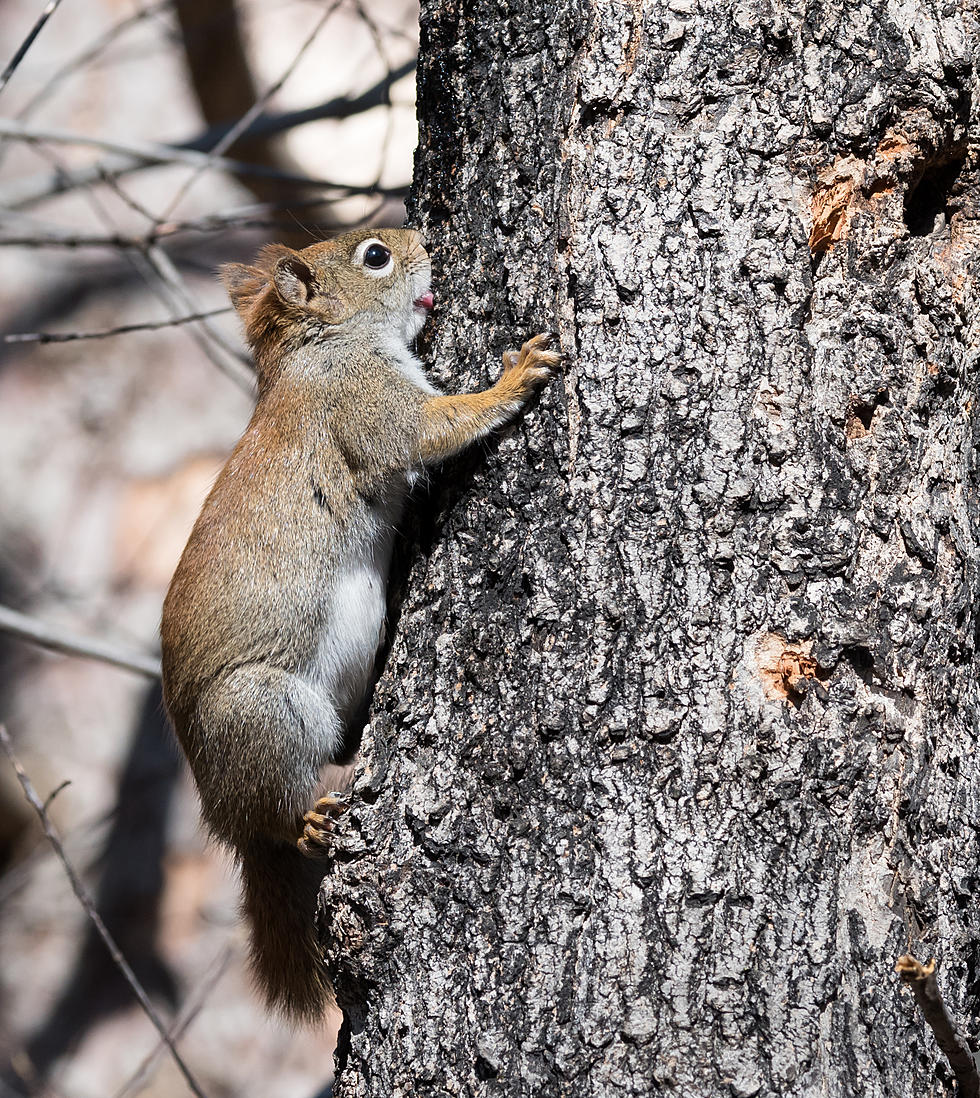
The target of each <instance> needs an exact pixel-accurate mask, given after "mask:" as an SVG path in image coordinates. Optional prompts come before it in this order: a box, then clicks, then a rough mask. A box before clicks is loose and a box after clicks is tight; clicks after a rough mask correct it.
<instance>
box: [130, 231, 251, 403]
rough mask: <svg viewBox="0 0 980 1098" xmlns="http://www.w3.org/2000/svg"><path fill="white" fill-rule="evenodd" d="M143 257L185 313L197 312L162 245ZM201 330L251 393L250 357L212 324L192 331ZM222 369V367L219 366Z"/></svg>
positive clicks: (151, 247) (231, 373)
mask: <svg viewBox="0 0 980 1098" xmlns="http://www.w3.org/2000/svg"><path fill="white" fill-rule="evenodd" d="M142 254H143V255H144V256H145V258H146V261H147V262H148V263H149V264H150V266H151V267H152V268H153V270H154V271H155V272H156V274H157V276H158V277H159V278H160V280H161V281H162V282H163V284H164V285H165V286H166V287H167V288H168V289H169V290H170V292H171V293H172V294H173V295H174V297H175V298H176V299H177V302H178V304H179V305H180V306H181V308H183V309H184V310H185V311H192V310H193V309H194V296H193V294H191V292H190V290H189V289H188V287H187V284H186V283H185V282H184V280H183V278H182V277H181V274H180V271H178V270H177V268H176V267H175V266H174V263H173V260H172V259H171V258H170V256H169V255H167V253H166V252H165V251H164V250H163V248H161V247H160V246H159V245H158V244H150V245H149V246H148V247H146V248H144V249H143V253H142ZM197 328H200V329H201V331H202V332H203V333H204V334H205V335H207V336H208V338H209V339H210V340H211V342H212V343H215V344H217V346H218V347H220V348H221V350H222V351H224V352H225V354H226V355H228V361H227V362H226V363H225V364H224V365H222V366H221V368H222V369H223V370H224V372H225V373H226V374H228V376H229V377H230V378H232V380H234V381H236V382H237V383H238V385H239V386H240V387H241V388H242V389H243V390H244V391H245V392H246V393H251V392H252V390H253V386H254V381H255V375H254V373H253V368H252V360H251V359H250V358H249V357H248V355H246V354H244V353H243V352H242V351H239V350H238V348H237V347H235V346H234V345H233V344H231V343H229V342H228V340H226V339H225V337H224V336H223V335H222V334H221V332H219V331H218V329H217V328H215V326H214V325H213V324H212V323H211V322H210V321H209V320H201V321H198V322H197V327H196V328H192V329H191V332H196V330H197ZM219 365H221V364H220V363H219Z"/></svg>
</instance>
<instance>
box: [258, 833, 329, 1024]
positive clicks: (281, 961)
mask: <svg viewBox="0 0 980 1098" xmlns="http://www.w3.org/2000/svg"><path fill="white" fill-rule="evenodd" d="M241 860H242V889H243V896H242V910H243V911H244V913H245V916H246V918H247V919H248V921H249V923H250V924H251V927H252V956H251V967H252V974H253V976H254V977H255V982H256V984H257V985H258V987H259V988H260V990H261V991H262V992H263V994H264V995H265V997H266V1001H267V1002H268V1004H269V1006H270V1007H272V1008H274V1009H278V1010H280V1011H282V1013H283V1014H285V1015H286V1016H287V1017H289V1018H291V1019H292V1020H294V1021H296V1022H317V1021H319V1020H320V1019H321V1018H322V1017H323V1013H324V1011H325V1009H326V1007H327V1005H328V1004H329V1003H330V1002H331V1001H332V1000H333V989H332V988H331V986H330V980H329V979H328V977H327V973H326V969H325V967H324V964H323V957H322V955H321V953H320V947H319V943H318V941H317V936H316V904H317V894H318V892H319V890H320V882H321V881H322V880H323V874H324V869H323V863H322V862H316V861H314V860H312V859H310V858H307V857H306V856H305V855H303V854H301V853H300V852H299V851H298V850H297V849H296V847H294V846H291V845H290V844H289V843H285V842H278V841H276V840H274V839H267V838H263V837H256V838H253V839H252V840H250V842H249V843H248V845H247V846H246V847H245V849H244V850H243V851H242V855H241Z"/></svg>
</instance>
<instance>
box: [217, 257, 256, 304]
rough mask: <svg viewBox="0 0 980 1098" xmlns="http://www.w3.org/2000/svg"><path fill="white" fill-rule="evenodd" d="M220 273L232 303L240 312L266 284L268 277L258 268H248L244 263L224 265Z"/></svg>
mask: <svg viewBox="0 0 980 1098" xmlns="http://www.w3.org/2000/svg"><path fill="white" fill-rule="evenodd" d="M220 273H221V281H222V282H223V283H224V284H225V289H226V290H227V291H228V296H229V297H230V298H231V303H232V305H234V306H235V308H236V309H237V310H238V311H239V312H241V311H242V309H244V308H245V307H246V306H247V305H248V304H249V302H250V301H251V300H252V298H253V297H255V295H256V294H257V293H258V292H259V291H260V290H261V289H262V287H263V286H265V284H266V276H265V274H263V273H262V271H260V270H259V269H258V267H246V266H245V264H244V263H224V264H222V266H221V271H220Z"/></svg>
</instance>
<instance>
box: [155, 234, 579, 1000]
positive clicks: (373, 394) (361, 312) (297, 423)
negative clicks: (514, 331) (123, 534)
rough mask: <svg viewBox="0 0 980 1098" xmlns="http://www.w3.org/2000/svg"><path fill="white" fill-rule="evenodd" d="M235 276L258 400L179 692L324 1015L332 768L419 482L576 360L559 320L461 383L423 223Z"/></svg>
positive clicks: (294, 978)
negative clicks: (440, 386)
mask: <svg viewBox="0 0 980 1098" xmlns="http://www.w3.org/2000/svg"><path fill="white" fill-rule="evenodd" d="M222 275H223V278H224V282H225V285H226V286H227V288H228V291H229V294H230V296H231V300H232V303H233V304H234V306H235V308H236V309H237V310H238V312H239V314H240V315H241V318H242V320H243V322H244V326H245V334H246V337H247V339H248V342H249V344H250V345H251V347H252V350H253V352H254V356H255V364H256V370H257V376H258V400H257V403H256V406H255V411H254V414H253V415H252V418H251V421H250V422H249V424H248V427H247V428H246V430H245V433H244V435H243V436H242V438H241V440H240V441H239V442H238V444H237V446H236V447H235V449H234V451H233V453H232V455H231V457H230V458H229V459H228V462H227V464H226V465H225V467H224V469H223V470H222V471H221V473H220V475H219V476H218V479H217V482H216V483H215V485H214V488H213V489H212V491H211V493H210V495H209V496H208V498H207V500H206V502H205V504H204V507H203V509H202V510H201V514H200V517H199V518H198V520H197V523H196V524H195V526H194V529H193V532H192V533H191V536H190V540H189V541H188V543H187V547H186V548H185V550H184V553H183V556H182V557H181V560H180V563H179V565H178V566H177V571H176V573H175V574H174V577H173V580H172V582H171V584H170V589H169V591H168V593H167V597H166V600H165V602H164V608H163V622H162V627H161V633H162V644H163V683H164V698H165V701H166V705H167V709H168V711H169V713H170V717H171V719H172V721H173V724H174V727H175V729H176V731H177V736H178V738H179V740H180V743H181V746H182V747H183V750H184V753H185V754H186V756H187V759H188V761H189V763H190V766H191V770H192V771H193V774H194V779H195V781H196V783H197V788H198V791H199V793H200V797H201V806H202V814H203V816H204V820H205V822H206V824H207V827H208V828H209V830H210V831H211V833H212V834H213V835H214V836H215V837H216V838H217V839H218V840H219V841H220V842H222V843H224V844H226V845H227V846H228V847H230V848H231V850H232V851H233V852H234V853H235V855H236V857H237V859H238V861H239V863H240V866H241V874H242V883H243V892H244V902H243V909H244V912H245V914H246V916H247V917H248V919H249V921H250V923H251V928H252V944H251V964H252V969H253V972H254V974H255V977H256V980H257V983H258V985H259V987H260V988H261V990H262V991H263V992H264V994H265V997H266V1000H267V1002H268V1003H269V1005H270V1006H271V1007H274V1008H278V1009H280V1010H281V1011H283V1012H284V1013H285V1014H286V1015H287V1016H289V1017H291V1018H293V1019H295V1020H298V1021H303V1020H306V1021H312V1020H315V1019H317V1018H319V1017H320V1016H321V1015H322V1013H323V1011H324V1009H325V1007H326V1006H327V1004H328V1003H329V1002H330V1000H331V996H332V992H331V988H330V982H329V978H328V975H327V973H326V971H325V968H324V964H323V960H322V957H321V955H320V951H319V948H318V945H317V939H316V932H315V912H316V900H317V891H318V886H319V882H320V880H321V879H322V875H323V869H322V863H320V864H319V865H318V862H317V859H321V858H322V857H323V856H324V854H325V853H326V852H327V851H328V849H329V835H330V831H331V829H332V826H333V823H332V821H333V819H334V818H335V817H336V816H337V815H338V814H339V813H340V812H342V811H343V809H344V807H345V801H344V799H343V798H342V797H341V796H340V795H338V794H336V793H331V792H330V787H329V785H328V784H325V781H326V779H325V777H324V775H325V774H326V773H329V767H330V764H332V763H334V762H335V761H336V760H337V756H338V754H339V752H340V751H341V748H342V745H343V742H344V732H345V729H347V728H349V726H350V724H351V722H353V721H355V720H356V718H357V715H358V714H359V713H360V712H362V711H363V706H364V703H365V700H366V694H367V692H368V691H369V689H370V681H371V673H372V667H373V664H374V660H375V656H376V653H377V650H378V647H379V645H380V643H381V639H382V636H383V631H384V618H385V586H386V582H387V576H388V565H389V560H390V557H391V549H392V538H393V535H394V531H395V527H396V526H397V524H398V521H399V518H400V516H401V513H402V509H403V506H404V503H405V499H406V496H407V494H408V492H409V490H410V488H411V486H412V484H413V481H414V480H415V478H416V477H417V476H418V475H419V474H420V473H421V472H422V470H424V469H425V468H426V467H427V466H431V465H434V464H436V463H438V462H440V461H442V460H444V459H445V458H448V457H451V456H452V455H453V454H456V453H459V451H461V450H462V449H463V448H464V447H466V446H469V445H470V444H471V443H473V442H475V441H476V440H477V439H480V438H483V437H484V436H486V435H487V434H488V433H489V432H491V431H492V430H493V429H494V428H495V427H498V426H500V425H501V424H503V423H505V422H506V421H507V420H509V419H510V418H512V417H513V416H514V415H515V414H516V413H517V412H518V411H519V410H520V409H521V408H522V407H523V406H524V404H525V403H526V402H527V401H528V399H529V398H530V397H531V395H532V393H533V392H534V390H535V388H536V386H537V385H539V384H540V383H541V382H543V381H545V380H546V379H547V378H548V377H549V375H550V373H551V370H552V369H553V368H554V367H555V365H556V364H557V363H558V361H559V356H558V354H557V353H555V352H553V351H551V350H548V337H547V336H544V335H538V336H535V337H534V338H533V339H530V340H528V342H526V343H525V344H524V345H523V347H522V348H521V351H520V353H518V352H516V351H508V352H507V353H506V354H505V355H504V371H503V374H502V376H501V377H500V379H499V380H498V381H497V383H496V384H495V385H493V386H492V387H491V388H490V389H487V390H486V391H484V392H478V393H466V394H462V395H459V396H444V395H440V394H439V393H438V392H437V391H436V390H435V389H434V387H433V386H432V385H431V384H430V383H429V382H428V380H427V379H426V377H425V375H424V374H423V372H422V367H421V364H420V363H419V361H418V359H417V358H416V357H415V355H414V354H413V353H412V351H411V349H410V345H411V343H412V341H413V340H414V338H415V337H416V335H418V333H419V332H420V331H421V329H422V326H423V324H424V323H425V320H426V316H427V314H428V312H429V310H430V309H431V308H432V303H433V297H432V293H431V291H430V279H431V268H430V264H429V258H428V255H427V254H426V252H425V249H424V248H423V246H422V240H421V237H420V236H419V234H418V233H417V232H414V231H412V230H409V229H370V230H359V231H356V232H352V233H347V234H345V235H343V236H339V237H337V238H336V239H334V240H329V241H325V242H323V243H318V244H313V245H311V246H310V247H308V248H303V249H302V250H300V251H294V250H292V249H290V248H287V247H285V246H283V245H269V246H267V247H266V248H265V249H263V251H262V252H261V254H260V255H259V257H258V260H257V262H256V264H255V265H254V266H244V265H239V264H232V265H228V266H225V267H224V268H223V269H222ZM355 731H357V732H359V731H360V729H359V728H358V729H356V730H355Z"/></svg>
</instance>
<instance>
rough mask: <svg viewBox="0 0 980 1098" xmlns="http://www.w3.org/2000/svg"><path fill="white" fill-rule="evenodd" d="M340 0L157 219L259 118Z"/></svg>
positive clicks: (167, 211)
mask: <svg viewBox="0 0 980 1098" xmlns="http://www.w3.org/2000/svg"><path fill="white" fill-rule="evenodd" d="M342 3H343V0H334V2H333V3H332V4H331V5H330V6H329V7H328V8H327V9H326V11H324V12H323V14H322V15H321V16H320V18H319V19H318V20H317V22H316V26H315V27H314V28H313V30H312V31H311V32H310V34H309V35H308V36H307V38H306V41H305V42H303V44H302V45H301V46H300V48H299V49H298V50H297V52H296V54H295V56H294V57H293V59H292V61H291V62H290V63H289V64H288V65H287V66H286V68H285V70H284V71H283V73H282V75H281V76H280V77H279V79H278V80H276V81H275V82H274V83H273V84H272V85H271V86H270V87H269V88H267V89H266V90H265V92H263V94H262V95H260V96H259V98H258V99H256V101H255V102H254V103H253V104H252V106H251V107H249V109H248V110H247V111H246V112H245V113H244V114H243V115H242V117H241V118H239V119H238V121H237V122H236V123H235V124H234V125H233V126H232V127H231V129H229V130H228V132H227V133H226V134H225V135H224V137H222V138H221V140H220V141H218V143H217V144H216V145H215V146H214V148H213V149H211V150H210V151H209V152H208V153H207V154H206V160H205V163H204V164H202V165H201V166H199V167H198V169H197V170H196V171H195V172H194V174H193V175H192V176H190V178H189V179H187V180H185V181H184V184H183V186H181V187H180V188H179V189H178V191H177V193H176V195H174V197H173V199H172V200H171V202H170V204H169V205H168V206H167V208H166V210H165V211H164V213H163V215H162V217H160V218H159V220H160V221H165V220H167V218H169V217H170V215H171V214H172V213H173V211H174V210H175V209H176V208H177V207H178V206H179V205H180V203H181V201H182V200H183V198H184V196H185V195H186V194H187V192H188V191H189V190H190V189H191V187H193V186H194V184H195V182H197V179H198V178H199V176H200V175H201V173H202V172H204V171H206V170H207V169H208V168H210V167H211V166H212V165H214V164H216V163H217V162H218V161H219V160H220V159H221V157H222V154H223V153H225V152H227V150H228V149H230V148H231V146H232V145H234V144H235V142H236V141H237V140H238V139H239V138H240V137H241V136H242V134H244V133H245V131H246V130H247V129H248V128H249V126H251V124H252V123H253V122H254V121H255V119H256V118H258V117H259V115H260V114H261V113H262V111H263V109H264V107H265V105H266V103H268V102H269V100H270V99H271V98H272V96H273V95H275V94H276V92H277V91H278V90H279V89H280V88H281V87H282V86H283V84H285V83H286V81H287V80H288V79H289V77H290V76H291V75H292V74H293V72H294V71H295V69H296V66H297V65H298V64H299V63H300V61H301V60H302V58H303V55H304V54H305V53H306V51H307V50H308V49H309V48H310V46H312V45H313V43H314V42H315V41H316V39H317V37H318V36H319V34H320V31H321V30H323V28H324V26H325V24H326V22H327V20H328V19H329V18H330V16H331V15H333V13H334V12H335V11H336V10H337V8H339V7H340V5H341V4H342Z"/></svg>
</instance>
